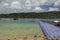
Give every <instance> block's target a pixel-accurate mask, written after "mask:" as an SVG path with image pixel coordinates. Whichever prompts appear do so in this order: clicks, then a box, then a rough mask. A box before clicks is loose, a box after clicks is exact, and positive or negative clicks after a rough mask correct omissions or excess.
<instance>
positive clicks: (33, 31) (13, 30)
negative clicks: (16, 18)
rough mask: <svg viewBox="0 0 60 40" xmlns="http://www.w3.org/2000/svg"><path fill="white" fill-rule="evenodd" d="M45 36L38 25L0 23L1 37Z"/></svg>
mask: <svg viewBox="0 0 60 40" xmlns="http://www.w3.org/2000/svg"><path fill="white" fill-rule="evenodd" d="M34 35H38V36H42V37H43V36H44V34H43V32H42V30H41V28H40V25H39V24H38V23H28V22H27V23H26V22H21V23H14V22H9V23H0V37H14V36H34Z"/></svg>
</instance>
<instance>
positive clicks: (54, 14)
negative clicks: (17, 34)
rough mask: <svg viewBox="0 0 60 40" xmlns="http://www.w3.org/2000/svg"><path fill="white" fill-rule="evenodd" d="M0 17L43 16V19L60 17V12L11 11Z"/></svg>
mask: <svg viewBox="0 0 60 40" xmlns="http://www.w3.org/2000/svg"><path fill="white" fill-rule="evenodd" d="M0 18H43V19H52V18H54V19H57V18H60V12H56V11H54V12H40V13H35V12H29V13H11V14H0Z"/></svg>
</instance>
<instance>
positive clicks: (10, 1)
mask: <svg viewBox="0 0 60 40" xmlns="http://www.w3.org/2000/svg"><path fill="white" fill-rule="evenodd" d="M47 11H60V0H0V13H14V12H47Z"/></svg>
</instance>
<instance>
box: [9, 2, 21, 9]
mask: <svg viewBox="0 0 60 40" xmlns="http://www.w3.org/2000/svg"><path fill="white" fill-rule="evenodd" d="M10 8H14V9H21V4H20V2H19V1H13V2H12V3H11V6H10Z"/></svg>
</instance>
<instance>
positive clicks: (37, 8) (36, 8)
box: [33, 7, 43, 10]
mask: <svg viewBox="0 0 60 40" xmlns="http://www.w3.org/2000/svg"><path fill="white" fill-rule="evenodd" d="M33 10H43V9H42V8H40V7H35V9H33Z"/></svg>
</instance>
